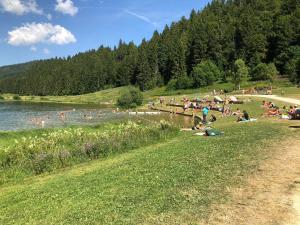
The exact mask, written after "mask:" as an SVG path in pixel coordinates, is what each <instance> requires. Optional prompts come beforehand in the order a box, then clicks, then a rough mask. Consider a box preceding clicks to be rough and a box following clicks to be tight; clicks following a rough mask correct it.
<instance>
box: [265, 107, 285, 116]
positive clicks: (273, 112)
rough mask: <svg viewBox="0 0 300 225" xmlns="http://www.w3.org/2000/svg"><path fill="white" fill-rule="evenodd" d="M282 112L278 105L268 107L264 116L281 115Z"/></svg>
mask: <svg viewBox="0 0 300 225" xmlns="http://www.w3.org/2000/svg"><path fill="white" fill-rule="evenodd" d="M281 114H282V113H281V112H280V110H279V107H276V108H270V109H268V110H267V111H266V112H265V113H264V114H263V116H280V115H281Z"/></svg>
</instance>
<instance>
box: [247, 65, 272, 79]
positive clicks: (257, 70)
mask: <svg viewBox="0 0 300 225" xmlns="http://www.w3.org/2000/svg"><path fill="white" fill-rule="evenodd" d="M277 75H278V71H277V68H276V66H275V65H274V63H270V64H265V63H260V64H258V65H257V66H256V67H254V69H253V70H252V80H255V81H257V80H270V81H273V79H274V78H275V77H276V76H277Z"/></svg>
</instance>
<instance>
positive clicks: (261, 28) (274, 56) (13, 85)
mask: <svg viewBox="0 0 300 225" xmlns="http://www.w3.org/2000/svg"><path fill="white" fill-rule="evenodd" d="M274 76H284V77H288V78H289V79H290V80H291V81H292V82H294V83H295V84H299V83H300V1H299V0H264V1H262V0H227V1H226V0H213V1H212V2H211V3H209V4H208V5H207V6H206V7H205V8H204V9H202V10H201V11H195V10H193V11H192V12H191V14H190V17H189V18H185V17H182V18H181V19H180V20H179V21H178V22H173V23H172V24H171V25H170V26H167V25H166V26H165V28H164V30H163V31H162V32H161V33H160V32H157V31H155V32H154V33H153V36H152V38H151V39H150V40H145V39H144V40H142V42H141V44H140V45H138V46H137V45H136V44H134V43H133V42H130V43H125V42H124V41H122V40H120V41H119V44H118V45H117V46H115V47H114V48H110V47H105V46H100V47H99V48H98V49H94V50H89V51H87V52H84V53H78V54H77V55H74V56H72V57H71V56H69V57H66V58H53V59H49V60H40V61H34V62H32V63H30V66H29V67H28V68H26V70H23V71H21V72H19V73H18V74H17V75H15V76H9V77H5V78H2V79H1V80H0V91H1V92H2V93H17V94H22V95H41V96H44V95H79V94H84V93H91V92H95V91H99V90H103V89H106V88H111V87H119V86H125V85H136V86H138V87H139V88H140V89H141V90H142V91H145V90H149V89H153V88H155V87H158V86H163V85H167V87H168V88H170V89H172V88H173V89H182V88H183V89H184V88H194V87H197V88H198V87H202V86H207V85H210V84H213V83H214V82H228V80H230V81H234V82H235V83H236V85H239V84H240V83H241V82H243V81H247V80H268V79H269V80H272V79H273V78H274Z"/></svg>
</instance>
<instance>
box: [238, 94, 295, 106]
mask: <svg viewBox="0 0 300 225" xmlns="http://www.w3.org/2000/svg"><path fill="white" fill-rule="evenodd" d="M239 96H240V97H241V96H246V97H257V98H267V99H272V100H277V101H282V102H286V103H290V104H293V105H300V100H299V99H295V98H286V97H279V96H277V95H239Z"/></svg>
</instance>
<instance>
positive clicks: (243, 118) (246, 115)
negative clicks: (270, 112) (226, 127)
mask: <svg viewBox="0 0 300 225" xmlns="http://www.w3.org/2000/svg"><path fill="white" fill-rule="evenodd" d="M248 120H250V117H249V114H248V113H247V111H246V110H244V111H243V115H242V116H239V117H238V119H237V122H241V121H248Z"/></svg>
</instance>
